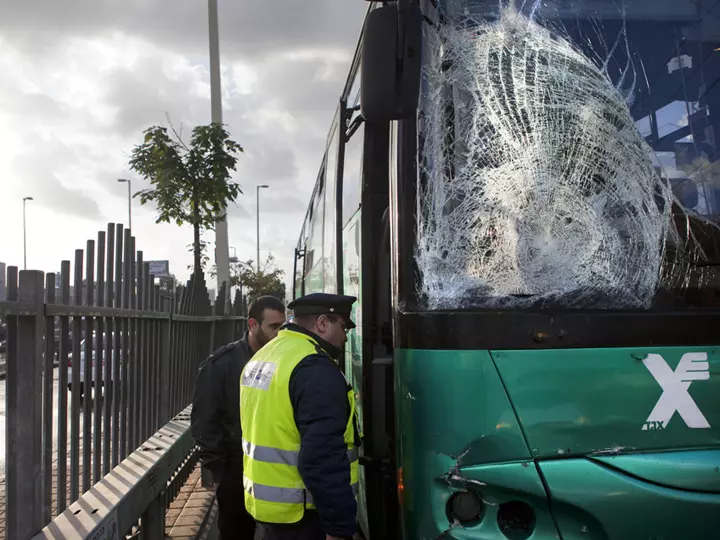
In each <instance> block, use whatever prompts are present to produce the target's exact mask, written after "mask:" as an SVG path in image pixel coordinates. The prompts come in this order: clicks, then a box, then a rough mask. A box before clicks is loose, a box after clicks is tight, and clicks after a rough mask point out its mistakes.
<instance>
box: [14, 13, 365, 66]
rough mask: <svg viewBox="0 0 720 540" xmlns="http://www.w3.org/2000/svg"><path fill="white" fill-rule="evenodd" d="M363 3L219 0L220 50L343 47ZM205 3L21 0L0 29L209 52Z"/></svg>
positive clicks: (28, 35) (32, 37) (34, 36)
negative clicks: (112, 37)
mask: <svg viewBox="0 0 720 540" xmlns="http://www.w3.org/2000/svg"><path fill="white" fill-rule="evenodd" d="M367 6H368V3H367V2H365V1H364V0H316V1H313V2H301V1H299V0H291V1H287V0H244V1H237V0H220V2H219V14H220V16H219V18H220V24H219V26H220V34H221V51H222V53H223V54H227V55H230V56H232V57H234V58H246V59H251V60H256V59H258V58H262V57H266V56H268V55H273V54H275V53H277V52H278V51H284V50H292V49H295V48H297V47H309V48H318V49H320V48H333V47H345V46H346V44H347V43H348V41H354V40H356V38H357V36H358V34H359V30H360V27H361V23H362V16H363V13H364V12H365V10H366V9H367ZM207 20H208V15H207V2H203V1H198V0H174V1H173V2H172V3H171V4H168V2H166V1H164V0H134V1H122V0H93V1H92V2H89V1H87V0H64V1H62V2H57V1H48V0H23V1H22V2H3V3H2V5H1V6H0V33H2V34H3V35H5V36H11V37H12V39H13V41H15V42H16V43H18V44H20V46H22V48H24V49H27V50H35V51H37V52H42V51H43V50H47V49H48V48H52V47H53V46H54V44H55V43H57V41H58V40H59V39H62V38H63V37H66V36H83V37H97V36H99V35H103V34H106V33H107V32H108V31H122V32H125V33H128V34H133V35H138V36H143V37H144V38H146V39H148V40H149V41H151V42H153V43H156V44H159V45H162V46H165V47H168V48H171V49H173V50H176V51H179V52H183V53H186V54H196V53H198V52H200V51H206V50H207V43H208V35H207Z"/></svg>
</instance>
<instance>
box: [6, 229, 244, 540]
mask: <svg viewBox="0 0 720 540" xmlns="http://www.w3.org/2000/svg"><path fill="white" fill-rule="evenodd" d="M96 246H97V252H96V249H95V248H96ZM106 248H107V249H106ZM73 270H74V272H73V274H74V275H73V276H72V277H73V280H72V283H74V285H73V286H71V285H70V284H71V267H70V261H63V262H62V264H61V272H60V276H59V279H57V280H56V276H55V274H52V273H51V274H47V275H45V274H43V273H42V272H39V271H33V270H29V271H22V272H18V269H17V268H15V267H8V269H7V280H6V283H7V300H6V301H3V302H0V317H5V319H6V320H7V334H8V344H7V361H6V363H7V368H6V369H7V375H6V382H5V385H6V410H5V413H6V417H7V429H6V441H7V444H6V448H7V451H6V460H5V467H6V485H5V488H6V499H5V500H6V501H7V505H6V508H5V518H6V526H7V528H6V538H8V539H12V540H28V539H29V538H31V537H33V536H34V535H35V534H37V533H38V532H39V531H40V530H42V528H43V527H44V526H46V525H47V524H49V523H50V522H51V521H52V520H53V518H56V516H63V515H65V511H66V509H67V508H68V505H71V506H72V505H73V504H74V503H76V502H82V504H83V505H84V504H86V503H87V502H88V499H87V497H85V495H86V494H88V493H90V492H91V491H92V490H91V488H93V486H98V485H99V484H100V482H101V481H103V479H104V478H112V479H114V480H116V481H120V478H121V476H118V474H116V472H117V471H118V468H120V467H123V466H124V467H125V471H126V473H127V474H130V473H129V471H130V469H127V464H128V459H130V458H131V457H132V459H134V460H137V459H138V455H137V452H138V451H140V452H144V453H141V454H140V455H141V456H142V455H146V457H147V455H150V454H147V452H148V451H143V450H142V446H143V445H144V441H147V440H152V437H153V436H156V435H157V433H156V431H157V430H158V429H159V428H160V427H161V426H163V425H164V424H166V423H167V422H168V421H170V419H171V418H173V417H175V415H177V414H178V413H179V412H180V411H183V410H184V409H185V408H186V407H187V406H188V404H189V403H190V401H191V399H192V391H193V386H194V380H195V373H196V372H197V368H198V366H199V364H200V362H201V361H202V360H203V359H204V358H205V357H206V356H207V355H208V354H210V353H211V352H212V351H213V350H214V349H216V348H217V347H219V346H221V345H224V344H226V343H228V342H230V341H233V340H235V339H238V338H239V337H240V336H241V335H242V333H243V332H244V331H245V328H246V316H245V313H246V306H245V302H244V300H243V299H242V297H241V295H240V294H239V293H236V296H235V302H234V303H233V304H230V305H227V304H226V302H225V290H224V288H223V289H221V290H220V291H219V294H218V299H217V301H216V302H215V305H214V306H213V305H211V302H210V299H209V296H208V291H207V287H206V285H205V281H204V279H203V278H202V276H201V277H199V278H198V279H195V277H191V279H190V281H189V282H188V284H187V285H186V286H184V287H183V286H181V287H174V286H173V284H172V283H171V284H168V282H167V281H166V282H164V283H163V284H156V280H155V277H154V276H153V275H152V274H151V273H150V271H149V265H148V263H145V262H143V253H142V251H136V250H135V238H134V237H132V236H131V234H130V231H129V230H125V229H123V226H122V225H117V226H115V225H114V224H110V225H109V226H108V230H107V234H106V233H105V232H100V233H99V234H98V239H97V244H96V243H95V242H94V241H92V240H90V241H88V243H87V248H86V250H85V251H83V250H77V251H76V252H75V265H74V269H73ZM168 285H169V286H168ZM86 338H87V339H86ZM56 359H57V360H56ZM56 363H57V367H55V364H56ZM179 418H180V417H175V419H174V420H173V421H174V422H176V424H174V425H175V426H176V427H177V426H178V425H180V424H177V422H180V420H179ZM166 427H167V426H166ZM159 447H162V445H159ZM138 448H140V450H138ZM173 452H174V454H173V455H175V454H176V453H177V452H175V450H173ZM177 457H178V458H179V457H180V456H179V455H178V456H177ZM123 464H124V465H123ZM111 471H112V472H111ZM128 478H131V477H125V480H124V481H123V482H124V483H123V482H121V484H118V486H122V485H126V487H128V488H129V487H130V486H131V484H130V483H128ZM116 488H117V486H116ZM117 489H119V488H117ZM81 496H82V498H81ZM88 496H90V495H88ZM0 504H1V503H0ZM141 510H142V509H141ZM57 519H60V518H59V517H58V518H57ZM75 538H77V536H75Z"/></svg>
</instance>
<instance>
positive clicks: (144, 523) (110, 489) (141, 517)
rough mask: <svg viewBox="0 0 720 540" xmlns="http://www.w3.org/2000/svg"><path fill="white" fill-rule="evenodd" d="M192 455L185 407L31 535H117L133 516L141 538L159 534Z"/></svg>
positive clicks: (43, 538)
mask: <svg viewBox="0 0 720 540" xmlns="http://www.w3.org/2000/svg"><path fill="white" fill-rule="evenodd" d="M194 458H195V442H194V441H193V438H192V435H191V434H190V407H188V408H187V409H185V410H184V411H183V412H182V413H180V414H179V415H177V416H176V417H175V418H173V419H172V420H171V421H170V422H168V423H167V424H166V425H165V426H163V428H162V429H160V430H159V431H158V432H156V433H155V434H154V435H153V436H152V437H150V438H149V439H148V440H147V441H145V442H144V443H143V444H142V445H141V446H140V448H139V449H137V450H136V451H135V452H133V453H132V454H130V455H129V456H128V457H127V458H125V460H123V462H122V463H120V464H119V465H118V466H117V467H115V468H114V469H113V470H112V471H111V472H110V473H109V474H108V475H106V476H105V478H103V479H102V480H101V481H100V482H98V483H97V484H95V485H94V486H93V487H92V488H91V489H90V491H88V492H87V493H85V494H84V495H83V496H82V497H80V499H78V500H77V501H75V502H74V503H73V504H71V505H70V507H69V508H67V509H66V510H65V511H64V512H63V513H62V514H60V515H59V516H58V517H57V518H55V519H54V520H53V521H52V523H50V524H49V525H47V526H46V527H45V528H44V529H43V530H42V532H40V533H39V534H37V535H35V536H34V537H33V540H61V539H66V540H79V539H92V540H105V539H107V540H110V539H113V540H116V539H119V538H124V537H125V535H126V534H128V533H130V532H131V530H132V529H133V527H135V526H137V525H138V522H140V523H139V524H140V530H141V533H142V539H143V540H163V539H164V538H165V512H166V510H167V507H168V505H169V504H170V502H171V501H172V500H173V499H174V498H175V496H176V495H177V493H178V492H179V490H180V487H181V486H182V485H183V484H184V483H185V480H187V477H188V476H189V475H190V472H191V471H192V469H193V467H194V466H195V462H196V459H194Z"/></svg>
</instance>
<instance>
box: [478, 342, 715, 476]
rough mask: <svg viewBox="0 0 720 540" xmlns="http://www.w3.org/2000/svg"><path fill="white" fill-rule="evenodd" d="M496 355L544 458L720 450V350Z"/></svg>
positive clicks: (524, 424) (529, 438)
mask: <svg viewBox="0 0 720 540" xmlns="http://www.w3.org/2000/svg"><path fill="white" fill-rule="evenodd" d="M492 356H493V359H494V360H495V363H496V365H497V368H498V370H499V372H500V375H501V377H502V379H503V382H504V384H505V387H506V389H507V392H508V394H509V396H510V400H511V402H512V404H513V406H514V407H515V411H516V412H517V414H518V417H519V419H520V423H521V425H522V429H523V431H524V433H525V435H526V437H527V441H528V445H529V446H530V449H531V451H532V452H533V455H534V457H535V458H536V459H537V458H553V457H558V456H571V455H603V454H616V453H621V452H628V451H653V450H671V449H676V448H702V447H720V403H719V401H718V396H720V348H718V347H658V348H612V349H545V350H534V351H528V350H524V351H493V352H492ZM717 476H718V480H717V481H718V482H719V483H720V474H718V475H717ZM688 489H692V487H690V486H688Z"/></svg>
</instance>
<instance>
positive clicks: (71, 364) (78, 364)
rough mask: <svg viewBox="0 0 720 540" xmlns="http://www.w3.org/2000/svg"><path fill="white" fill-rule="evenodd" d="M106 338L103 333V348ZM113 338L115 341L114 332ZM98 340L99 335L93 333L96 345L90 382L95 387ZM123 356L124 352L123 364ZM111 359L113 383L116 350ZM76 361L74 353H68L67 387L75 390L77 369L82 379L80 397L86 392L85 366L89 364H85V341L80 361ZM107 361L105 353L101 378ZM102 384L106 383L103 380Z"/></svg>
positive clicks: (121, 356) (81, 344) (81, 345)
mask: <svg viewBox="0 0 720 540" xmlns="http://www.w3.org/2000/svg"><path fill="white" fill-rule="evenodd" d="M105 336H106V334H105V333H103V340H102V346H103V348H104V346H105ZM111 336H112V339H113V340H114V336H115V333H114V332H113V333H112V334H111ZM97 338H98V336H97V333H95V332H93V339H94V343H93V350H92V360H91V363H90V366H91V367H90V370H91V372H90V380H91V382H92V385H93V386H95V360H96V358H97V349H98V339H97ZM123 354H124V353H123V351H120V362H121V363H122V360H123V357H124V356H123ZM111 358H112V364H111V366H110V377H111V378H110V380H111V381H112V380H113V379H112V376H113V373H114V372H115V349H113V350H112V353H111ZM74 360H75V359H74V358H73V353H72V351H70V352H69V353H68V385H67V387H68V390H70V391H71V392H72V389H73V388H72V377H73V375H72V373H73V368H76V369H78V370H79V371H80V374H79V375H80V377H79V379H80V395H83V393H84V391H85V366H86V364H87V363H86V362H85V339H83V340H82V341H80V360H79V361H77V362H75V361H74ZM105 360H106V355H105V354H104V353H103V355H102V366H101V376H103V375H104V373H105ZM101 383H103V384H104V381H103V380H101Z"/></svg>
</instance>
